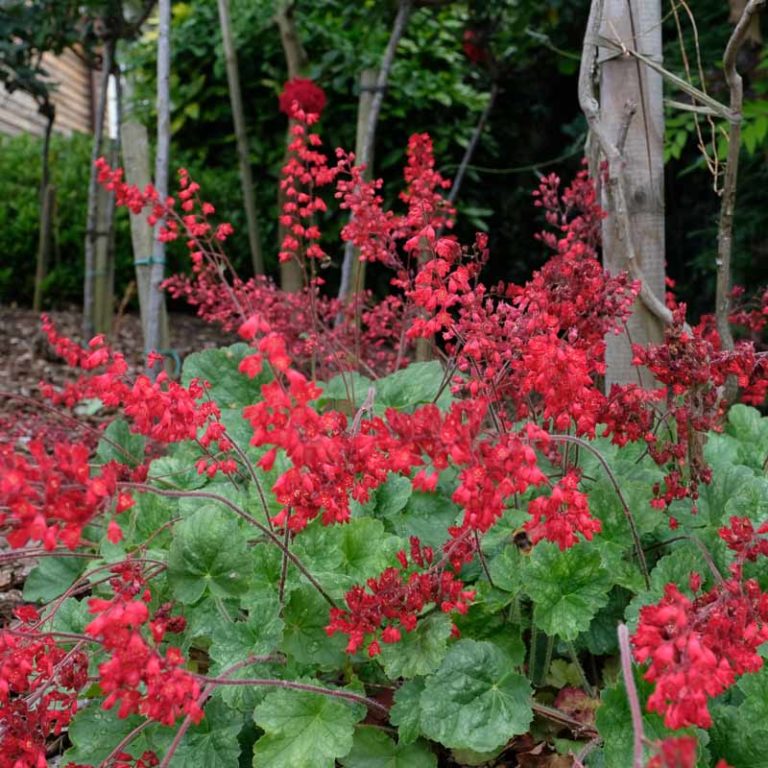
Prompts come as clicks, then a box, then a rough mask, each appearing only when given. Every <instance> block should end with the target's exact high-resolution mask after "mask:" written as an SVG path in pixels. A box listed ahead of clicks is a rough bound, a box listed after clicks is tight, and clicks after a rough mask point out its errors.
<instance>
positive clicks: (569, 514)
mask: <svg viewBox="0 0 768 768" xmlns="http://www.w3.org/2000/svg"><path fill="white" fill-rule="evenodd" d="M578 485H579V474H578V472H576V471H575V470H571V471H570V472H567V473H566V474H565V475H564V476H563V477H562V478H561V479H560V480H559V481H558V482H557V484H556V485H555V487H554V488H553V489H552V493H551V494H550V495H549V496H539V497H538V498H536V499H532V500H531V502H530V503H529V504H528V512H529V513H530V515H531V520H530V521H529V522H528V523H526V530H527V531H528V534H529V536H530V539H531V543H533V544H536V543H537V542H539V541H541V540H542V539H547V540H548V541H555V542H557V543H558V545H559V546H560V549H567V548H568V547H572V546H573V545H574V544H576V543H578V540H579V539H578V536H577V534H581V535H582V536H583V537H584V538H585V539H587V541H591V540H592V537H593V536H594V535H595V534H596V533H600V531H601V530H602V526H601V524H600V521H599V520H598V519H597V518H596V517H592V515H591V513H590V511H589V501H588V499H587V496H586V494H584V493H582V492H581V491H580V490H579V489H578Z"/></svg>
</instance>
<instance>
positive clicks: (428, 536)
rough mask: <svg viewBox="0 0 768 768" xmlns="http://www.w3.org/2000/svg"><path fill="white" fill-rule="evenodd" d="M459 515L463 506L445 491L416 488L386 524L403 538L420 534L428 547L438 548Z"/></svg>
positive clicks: (386, 520)
mask: <svg viewBox="0 0 768 768" xmlns="http://www.w3.org/2000/svg"><path fill="white" fill-rule="evenodd" d="M458 515H459V508H458V507H457V506H456V505H455V504H454V503H453V502H452V501H451V500H450V499H449V498H447V497H446V496H444V495H442V494H441V493H423V492H422V491H413V492H412V494H411V496H410V498H409V499H408V501H407V503H406V504H405V506H404V507H403V508H402V509H401V510H400V511H399V512H397V513H396V514H391V515H389V516H387V517H386V518H385V524H386V525H387V527H388V529H389V530H391V531H392V532H393V533H396V534H397V535H398V536H400V537H401V538H402V539H406V540H407V539H408V538H409V537H410V536H417V537H418V538H419V539H420V540H421V543H422V544H423V545H424V546H429V547H432V548H433V549H438V548H439V547H441V546H442V544H443V543H444V542H445V540H446V539H447V538H448V528H449V527H450V526H451V525H453V524H454V523H455V522H456V519H457V517H458Z"/></svg>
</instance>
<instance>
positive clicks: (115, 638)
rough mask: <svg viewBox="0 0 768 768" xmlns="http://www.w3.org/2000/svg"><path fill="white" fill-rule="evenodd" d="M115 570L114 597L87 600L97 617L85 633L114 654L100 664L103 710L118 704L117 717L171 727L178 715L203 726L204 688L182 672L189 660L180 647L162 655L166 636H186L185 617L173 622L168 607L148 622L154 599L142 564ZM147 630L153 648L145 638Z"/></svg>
mask: <svg viewBox="0 0 768 768" xmlns="http://www.w3.org/2000/svg"><path fill="white" fill-rule="evenodd" d="M112 571H113V573H115V577H114V578H113V579H111V580H110V585H111V587H112V589H113V591H114V596H113V597H112V599H110V600H106V599H103V598H96V597H94V598H91V599H89V600H88V610H89V612H90V613H92V614H94V615H95V617H96V618H94V619H93V621H91V622H90V624H88V626H87V627H86V628H85V633H86V634H87V635H89V636H90V637H93V638H94V639H96V640H99V641H100V642H101V645H102V648H103V649H104V650H105V651H107V652H108V653H109V654H110V658H109V659H108V660H107V661H105V662H104V663H103V664H100V665H99V683H100V685H101V688H102V690H103V691H104V692H105V693H106V694H107V696H106V698H105V700H104V704H103V706H104V709H111V708H112V707H113V706H115V704H119V708H118V713H117V714H118V717H128V716H129V715H131V714H136V713H138V714H141V715H144V716H145V717H147V718H149V719H150V720H155V721H157V722H159V723H164V724H165V725H173V724H174V723H175V722H176V720H177V719H178V717H179V716H180V715H188V716H189V717H190V718H191V719H192V720H193V722H196V723H197V722H199V721H200V720H201V719H202V717H203V711H202V709H200V706H199V705H198V699H199V698H200V684H199V683H198V681H197V680H196V678H194V677H193V676H192V675H190V674H189V673H188V672H185V671H184V669H182V665H183V664H184V661H185V660H184V657H183V655H182V653H181V651H180V650H179V649H178V648H174V647H172V646H169V647H168V648H166V649H165V651H164V652H161V651H160V650H158V646H159V645H160V643H161V642H162V641H163V639H164V637H165V635H166V633H169V632H170V633H178V632H183V631H184V627H185V625H186V622H185V620H184V618H183V617H182V616H173V617H171V616H170V609H171V606H170V605H164V606H161V608H160V609H159V610H158V611H157V612H156V613H155V615H154V617H153V618H152V619H150V613H149V608H148V607H147V603H149V601H150V600H151V595H150V593H149V590H148V589H147V587H146V581H145V579H144V577H143V576H142V572H141V566H140V564H138V563H131V562H126V563H122V564H120V565H116V566H114V567H113V568H112ZM145 625H148V626H149V630H150V634H151V637H152V640H153V643H150V642H148V640H147V639H146V638H145V637H144V635H143V634H142V631H141V630H142V628H143V627H144V626H145Z"/></svg>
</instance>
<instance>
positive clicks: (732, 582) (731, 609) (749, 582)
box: [632, 518, 768, 728]
mask: <svg viewBox="0 0 768 768" xmlns="http://www.w3.org/2000/svg"><path fill="white" fill-rule="evenodd" d="M766 532H768V525H765V524H764V525H762V526H761V527H760V528H759V529H758V531H757V532H755V531H754V528H753V527H752V525H751V524H750V522H749V521H748V520H746V519H743V518H732V519H731V524H730V526H729V527H727V528H723V529H722V530H721V531H720V536H721V538H722V539H723V540H724V541H725V542H726V544H727V546H728V547H729V549H731V550H733V551H734V552H735V553H736V559H735V561H734V563H733V564H732V565H731V566H730V571H731V574H730V578H728V579H726V580H721V581H718V582H717V583H716V585H715V586H714V587H713V588H712V589H710V590H709V591H708V592H701V591H700V588H701V577H700V576H699V575H698V574H695V573H694V574H692V575H691V579H690V586H691V590H692V591H693V592H694V594H695V596H694V598H693V599H689V598H688V597H686V596H685V595H684V594H683V593H682V592H681V591H680V590H679V589H678V588H677V587H676V586H675V585H674V584H667V586H666V588H665V592H664V597H663V598H662V599H661V601H660V602H659V603H658V604H657V605H649V606H646V607H644V608H642V609H641V611H640V621H639V624H638V628H637V632H636V633H635V635H634V637H633V638H632V643H633V645H634V647H635V658H636V659H637V660H638V661H639V662H641V663H643V662H646V661H649V662H650V664H649V666H648V670H647V671H646V673H645V678H646V680H649V681H651V682H653V683H655V689H654V692H653V693H652V694H651V696H650V697H649V699H648V709H649V710H651V711H654V712H658V713H659V714H663V715H664V723H665V725H666V726H667V727H669V728H684V727H686V726H689V725H695V726H699V727H701V728H709V727H710V726H711V724H712V718H711V716H710V714H709V710H708V708H707V702H708V700H709V699H710V698H713V697H715V696H719V695H720V694H721V693H723V691H725V690H726V689H727V688H729V687H730V686H731V685H733V683H734V682H735V680H736V677H737V676H739V675H743V674H745V673H747V672H757V671H758V670H759V669H760V668H761V667H762V666H763V659H762V657H761V656H760V654H759V653H758V651H757V649H758V647H759V646H760V645H762V644H763V643H764V642H766V641H767V640H768V593H765V592H763V591H762V590H761V589H760V586H759V585H758V583H757V581H756V580H755V579H751V578H750V579H745V578H744V575H743V565H744V562H745V561H746V560H754V559H755V558H756V557H757V556H758V555H764V554H765V553H766V547H765V544H764V540H763V539H762V538H759V537H762V536H764V535H765V533H766Z"/></svg>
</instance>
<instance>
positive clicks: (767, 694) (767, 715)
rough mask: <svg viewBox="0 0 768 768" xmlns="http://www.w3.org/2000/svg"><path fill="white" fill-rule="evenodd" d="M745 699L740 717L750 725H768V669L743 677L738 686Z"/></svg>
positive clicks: (740, 710)
mask: <svg viewBox="0 0 768 768" xmlns="http://www.w3.org/2000/svg"><path fill="white" fill-rule="evenodd" d="M736 685H737V686H738V688H739V690H740V691H741V692H742V693H743V694H744V696H745V699H744V701H743V702H742V703H741V705H740V706H739V715H740V717H743V718H744V721H745V722H749V723H764V724H768V668H766V667H765V666H763V668H762V669H761V670H760V671H759V672H755V673H753V674H750V675H744V676H742V677H741V678H740V679H739V681H738V683H737V684H736Z"/></svg>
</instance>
